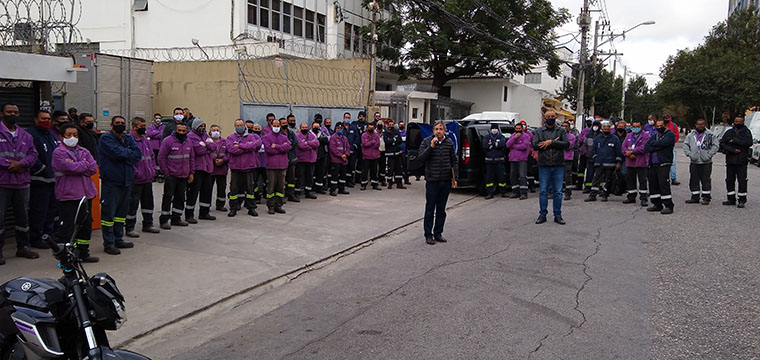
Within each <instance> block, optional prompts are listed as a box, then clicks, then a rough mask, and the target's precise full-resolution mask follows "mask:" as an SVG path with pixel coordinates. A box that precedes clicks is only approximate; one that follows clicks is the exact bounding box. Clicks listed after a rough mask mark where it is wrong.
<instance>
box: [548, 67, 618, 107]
mask: <svg viewBox="0 0 760 360" xmlns="http://www.w3.org/2000/svg"><path fill="white" fill-rule="evenodd" d="M584 88H585V89H584V95H583V96H584V100H583V105H584V106H583V107H584V112H585V113H590V109H591V105H592V100H593V103H594V114H595V115H601V116H602V117H606V118H609V117H616V116H618V115H620V103H621V102H622V96H623V79H622V78H620V77H615V78H614V79H613V74H612V72H611V71H608V70H607V69H605V68H604V67H603V66H602V65H599V66H597V69H596V72H594V71H587V73H586V81H585V87H584ZM577 95H578V75H577V71H574V75H573V79H572V80H571V81H570V85H569V86H567V87H566V88H565V91H564V93H563V94H562V97H563V98H565V99H567V100H568V101H570V103H572V104H573V106H574V107H576V106H577Z"/></svg>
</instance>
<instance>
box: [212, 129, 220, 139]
mask: <svg viewBox="0 0 760 360" xmlns="http://www.w3.org/2000/svg"><path fill="white" fill-rule="evenodd" d="M221 136H222V133H220V132H219V131H212V132H211V137H212V138H214V139H218V138H219V137H221Z"/></svg>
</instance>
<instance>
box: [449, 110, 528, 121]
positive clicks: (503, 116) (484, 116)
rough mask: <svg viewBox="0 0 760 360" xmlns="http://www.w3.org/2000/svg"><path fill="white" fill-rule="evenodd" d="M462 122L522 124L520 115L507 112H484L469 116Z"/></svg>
mask: <svg viewBox="0 0 760 360" xmlns="http://www.w3.org/2000/svg"><path fill="white" fill-rule="evenodd" d="M462 120H499V121H511V122H512V123H518V122H520V113H516V112H507V111H483V112H481V113H475V114H470V115H467V117H466V118H464V119H462Z"/></svg>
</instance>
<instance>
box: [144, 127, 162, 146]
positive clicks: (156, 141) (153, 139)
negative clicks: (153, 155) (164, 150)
mask: <svg viewBox="0 0 760 360" xmlns="http://www.w3.org/2000/svg"><path fill="white" fill-rule="evenodd" d="M146 131H147V133H146V134H145V135H148V139H149V140H150V149H151V150H158V149H160V148H161V134H162V133H163V132H164V125H163V124H161V125H156V124H152V125H150V126H148V130H146Z"/></svg>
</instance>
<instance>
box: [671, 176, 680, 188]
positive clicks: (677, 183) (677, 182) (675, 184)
mask: <svg viewBox="0 0 760 360" xmlns="http://www.w3.org/2000/svg"><path fill="white" fill-rule="evenodd" d="M670 185H673V186H678V185H681V182H680V181H678V180H676V179H675V178H673V179H670Z"/></svg>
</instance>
